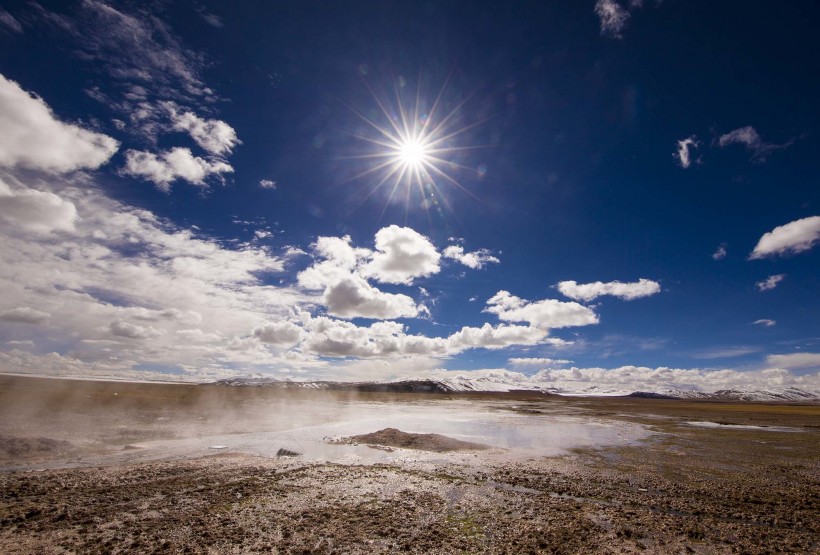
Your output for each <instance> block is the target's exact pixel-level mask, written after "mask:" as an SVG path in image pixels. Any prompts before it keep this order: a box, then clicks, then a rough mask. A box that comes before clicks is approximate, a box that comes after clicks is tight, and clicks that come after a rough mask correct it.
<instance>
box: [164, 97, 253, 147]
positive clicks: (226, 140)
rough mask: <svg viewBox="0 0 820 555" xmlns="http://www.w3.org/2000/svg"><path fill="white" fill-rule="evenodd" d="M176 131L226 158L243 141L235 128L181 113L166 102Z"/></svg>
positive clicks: (191, 113) (188, 112) (165, 105)
mask: <svg viewBox="0 0 820 555" xmlns="http://www.w3.org/2000/svg"><path fill="white" fill-rule="evenodd" d="M163 106H164V107H165V109H166V110H168V114H169V116H170V118H171V124H172V127H173V129H174V130H176V131H184V132H186V133H188V134H189V135H190V136H191V138H192V139H193V140H194V141H195V142H196V144H198V145H199V146H201V147H202V148H203V149H205V150H207V151H208V152H209V153H211V154H215V155H218V156H224V155H226V154H230V153H231V152H232V151H233V149H234V147H235V146H236V145H238V144H241V143H242V141H240V140H239V138H238V137H237V136H236V131H235V130H234V128H233V127H231V126H230V125H228V124H227V123H225V122H224V121H220V120H217V119H203V118H201V117H199V116H197V115H196V114H194V113H193V112H190V111H181V110H180V108H179V106H177V105H176V104H175V103H174V102H165V103H163Z"/></svg>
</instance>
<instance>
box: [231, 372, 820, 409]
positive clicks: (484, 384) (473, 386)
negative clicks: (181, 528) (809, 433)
mask: <svg viewBox="0 0 820 555" xmlns="http://www.w3.org/2000/svg"><path fill="white" fill-rule="evenodd" d="M518 376H521V377H520V378H519V377H518ZM215 383H216V385H224V386H233V387H248V386H251V387H252V386H264V387H274V388H278V389H300V390H304V389H321V390H331V391H360V392H394V393H463V392H475V393H484V392H486V393H493V392H495V393H507V392H514V391H531V392H540V393H545V394H553V395H562V396H573V397H575V396H587V397H627V396H628V397H645V398H656V399H703V400H726V401H758V402H809V403H817V402H820V392H812V391H806V390H802V389H797V388H794V387H791V388H783V389H769V390H750V391H740V390H730V389H723V390H719V391H713V392H705V391H694V390H681V389H658V390H648V391H647V390H641V391H634V390H630V389H624V388H608V387H602V386H596V385H591V386H587V387H577V388H568V387H555V386H554V385H553V384H550V383H546V382H537V381H533V380H530V379H529V378H527V377H526V376H522V375H520V374H512V373H510V374H509V375H507V374H499V375H480V376H470V375H467V374H458V375H454V376H447V377H444V378H437V379H399V380H394V381H387V382H378V381H374V382H333V381H290V380H272V379H269V378H229V379H225V380H220V381H218V382H215Z"/></svg>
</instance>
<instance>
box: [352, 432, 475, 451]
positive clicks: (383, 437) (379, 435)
mask: <svg viewBox="0 0 820 555" xmlns="http://www.w3.org/2000/svg"><path fill="white" fill-rule="evenodd" d="M341 442H343V443H365V444H367V445H385V446H388V447H401V448H403V449H418V450H420V451H435V452H436V453H443V452H446V451H469V450H477V449H489V448H490V447H489V446H487V445H484V444H481V443H472V442H469V441H461V440H459V439H453V438H451V437H447V436H443V435H440V434H411V433H407V432H402V431H401V430H397V429H396V428H385V429H384V430H379V431H378V432H373V433H372V434H362V435H358V436H350V437H347V438H343V439H342V440H341Z"/></svg>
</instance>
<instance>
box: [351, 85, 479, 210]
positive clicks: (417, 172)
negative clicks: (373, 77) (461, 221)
mask: <svg viewBox="0 0 820 555" xmlns="http://www.w3.org/2000/svg"><path fill="white" fill-rule="evenodd" d="M366 85H367V88H368V90H369V92H370V94H371V97H372V100H373V103H374V108H375V109H373V110H371V111H369V112H364V111H362V110H360V109H358V108H356V107H353V106H349V108H350V109H351V110H352V111H353V113H354V114H356V116H357V117H358V119H359V121H360V122H362V123H364V125H363V126H361V127H360V130H359V131H357V132H351V133H348V134H349V135H350V136H352V137H354V138H355V139H357V141H358V143H359V146H360V147H361V150H362V151H366V152H362V153H360V154H355V155H352V156H346V157H344V158H347V159H357V160H360V161H362V162H363V163H364V164H365V165H366V167H365V168H364V169H362V170H361V171H359V172H358V173H355V174H354V175H353V176H352V177H350V178H349V179H348V180H347V181H349V182H351V181H356V182H360V183H362V184H363V185H364V187H366V190H365V193H364V195H363V197H362V198H361V199H359V202H358V206H361V205H362V204H364V202H365V201H366V200H367V199H368V198H370V197H371V196H373V195H374V194H376V193H383V194H384V195H385V196H386V201H385V205H384V208H383V209H382V213H384V211H385V210H386V209H387V206H388V205H389V204H390V203H392V202H396V201H399V202H401V201H403V202H404V206H405V214H407V212H409V210H410V209H411V206H413V205H414V204H415V203H417V205H418V206H419V207H421V208H422V209H424V210H427V211H428V212H429V211H430V210H431V209H438V210H439V211H441V209H442V208H444V209H446V210H447V211H449V212H453V208H452V206H451V204H450V200H448V196H449V195H447V194H445V189H447V188H449V189H455V190H457V191H460V192H462V193H464V194H466V195H468V196H470V197H472V198H474V199H476V200H479V199H478V197H477V196H476V195H475V194H474V193H473V192H472V191H470V190H469V189H468V188H467V187H465V186H464V185H463V184H462V179H463V178H464V177H471V178H472V177H475V176H476V175H479V172H477V171H476V169H475V168H473V167H470V166H468V165H465V164H464V163H462V162H463V158H464V155H465V154H466V153H467V152H468V151H470V150H475V149H479V148H484V147H483V146H480V145H466V144H464V142H465V141H466V138H467V136H466V133H467V132H468V131H470V130H472V129H473V128H475V127H476V126H478V125H480V124H481V123H483V122H484V121H486V119H480V120H479V121H476V122H473V123H470V124H465V123H464V122H463V120H464V113H463V112H464V110H463V108H464V105H465V104H466V102H467V101H468V100H469V98H470V96H469V95H468V96H466V97H464V98H462V99H460V100H459V101H457V102H453V101H452V100H451V99H448V100H447V101H445V97H446V90H447V81H445V83H444V85H443V86H442V88H441V90H440V91H439V92H438V94H437V95H435V96H434V97H432V96H426V95H423V94H422V92H421V86H420V85H418V86H417V87H416V90H415V93H408V89H409V87H408V86H407V83H406V81H405V80H404V79H403V78H399V79H398V80H397V83H396V85H395V88H394V92H393V93H392V94H378V93H377V92H376V91H375V90H374V89H373V88H372V87H371V86H369V85H368V84H367V83H366ZM408 97H411V98H408ZM431 99H432V100H431Z"/></svg>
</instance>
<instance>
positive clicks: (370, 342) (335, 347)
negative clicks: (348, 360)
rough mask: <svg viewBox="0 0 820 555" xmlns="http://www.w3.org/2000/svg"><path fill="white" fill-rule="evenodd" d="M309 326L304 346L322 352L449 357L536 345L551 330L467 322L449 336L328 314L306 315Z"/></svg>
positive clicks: (306, 324)
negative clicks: (366, 323) (364, 323)
mask: <svg viewBox="0 0 820 555" xmlns="http://www.w3.org/2000/svg"><path fill="white" fill-rule="evenodd" d="M303 325H304V327H305V329H306V330H307V333H306V337H305V340H304V341H303V342H302V344H301V345H300V348H301V349H302V350H303V351H304V352H307V353H313V354H317V355H320V356H336V357H354V358H363V359H366V358H391V357H392V358H395V357H408V356H410V357H416V356H423V357H430V356H432V357H445V356H452V355H455V354H458V353H461V352H463V351H466V350H469V349H503V348H505V347H509V346H512V345H536V344H538V343H540V342H541V341H542V340H543V339H545V338H546V337H547V331H546V330H542V329H538V328H534V327H529V326H515V325H506V324H500V325H497V326H492V325H490V324H484V325H483V326H481V327H472V326H464V327H463V328H461V329H460V330H458V331H456V332H454V333H453V334H451V335H450V336H447V337H427V336H423V335H408V334H407V333H406V330H405V327H404V326H403V325H402V324H400V323H398V322H375V323H373V324H371V325H369V326H357V325H355V324H353V323H352V322H346V321H342V320H335V319H332V318H328V317H326V316H316V317H311V316H310V315H305V316H303Z"/></svg>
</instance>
